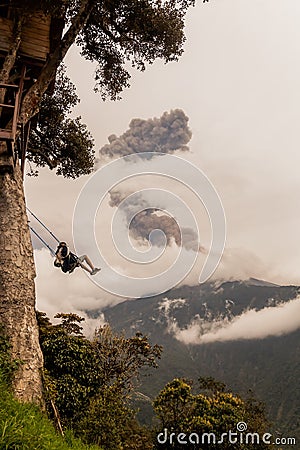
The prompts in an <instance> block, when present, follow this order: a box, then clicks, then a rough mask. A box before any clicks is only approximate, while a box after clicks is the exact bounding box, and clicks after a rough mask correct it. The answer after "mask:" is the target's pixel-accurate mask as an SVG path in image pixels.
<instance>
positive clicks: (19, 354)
mask: <svg viewBox="0 0 300 450" xmlns="http://www.w3.org/2000/svg"><path fill="white" fill-rule="evenodd" d="M2 157H3V156H1V155H0V158H1V159H2ZM0 167H1V166H0ZM0 248H1V251H0V322H1V323H2V324H3V325H4V329H5V331H6V334H7V335H8V337H9V339H10V343H11V346H12V357H13V358H16V359H19V360H21V361H22V363H21V365H20V367H19V369H18V370H17V372H16V374H15V378H14V382H13V388H14V392H15V395H16V397H17V398H18V399H20V400H22V401H33V402H35V403H40V404H42V399H43V392H42V378H41V370H42V367H43V356H42V352H41V349H40V345H39V335H38V326H37V321H36V315H35V285H34V278H35V267H34V260H33V251H32V244H31V239H30V233H29V229H28V223H27V215H26V207H25V198H24V193H23V181H22V175H21V170H20V167H19V165H18V164H17V165H16V167H15V169H14V171H13V173H9V172H7V171H3V172H2V173H0Z"/></svg>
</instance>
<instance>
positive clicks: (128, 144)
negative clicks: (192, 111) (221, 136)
mask: <svg viewBox="0 0 300 450" xmlns="http://www.w3.org/2000/svg"><path fill="white" fill-rule="evenodd" d="M188 120H189V119H188V117H187V116H186V115H185V113H184V112H183V111H182V110H181V109H175V110H171V111H170V112H165V113H164V114H163V115H162V116H161V117H160V118H156V117H155V118H153V119H147V120H144V119H133V120H132V121H131V122H130V124H129V129H128V130H127V131H126V132H125V133H123V134H122V135H121V136H119V137H117V136H116V135H115V134H112V135H111V136H109V137H108V141H109V144H106V145H104V146H103V147H102V148H101V149H100V150H99V156H100V158H101V157H108V158H114V157H122V156H126V155H131V154H134V153H144V152H159V153H174V152H176V151H187V150H189V148H188V147H187V143H188V142H189V141H190V139H191V137H192V132H191V130H190V129H189V127H188Z"/></svg>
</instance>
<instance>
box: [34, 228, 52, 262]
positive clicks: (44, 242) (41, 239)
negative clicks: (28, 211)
mask: <svg viewBox="0 0 300 450" xmlns="http://www.w3.org/2000/svg"><path fill="white" fill-rule="evenodd" d="M28 226H29V228H30V230H31V231H32V232H33V233H34V234H35V235H36V237H37V238H38V239H39V240H40V241H41V242H42V243H43V244H44V245H45V246H46V247H47V248H48V249H49V250H50V253H51V255H52V256H55V251H54V250H53V248H51V247H50V245H49V244H47V242H46V241H44V239H43V238H42V237H41V236H40V235H39V234H38V233H37V232H36V231H35V229H34V228H32V227H31V226H30V225H28Z"/></svg>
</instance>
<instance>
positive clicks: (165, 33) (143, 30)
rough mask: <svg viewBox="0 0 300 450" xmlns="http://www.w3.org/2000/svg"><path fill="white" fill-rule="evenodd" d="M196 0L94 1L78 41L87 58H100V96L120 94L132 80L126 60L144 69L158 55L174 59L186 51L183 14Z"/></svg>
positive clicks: (97, 70) (98, 71)
mask: <svg viewBox="0 0 300 450" xmlns="http://www.w3.org/2000/svg"><path fill="white" fill-rule="evenodd" d="M193 4H194V1H193V0H185V1H182V0H169V1H164V2H162V1H160V0H130V1H126V2H123V1H120V0H106V1H103V2H100V1H94V2H93V9H92V12H91V14H90V16H89V20H88V22H87V24H86V26H85V27H84V29H83V31H82V33H81V34H80V35H79V37H78V39H77V43H78V44H79V45H80V46H81V48H82V54H83V56H84V57H85V58H86V59H89V60H91V61H96V62H97V63H98V67H97V69H96V73H95V78H96V90H98V91H100V93H101V95H102V98H103V99H105V98H107V97H110V98H111V99H114V100H115V99H116V98H118V94H119V93H120V92H121V91H122V90H123V89H124V88H125V87H128V86H129V79H130V74H129V72H128V70H127V68H126V66H125V63H126V62H127V61H130V62H131V64H132V66H133V67H136V68H137V69H139V70H145V63H149V64H151V63H153V61H154V60H155V59H156V58H161V59H163V60H164V61H165V62H169V61H176V60H177V59H178V57H179V56H180V55H181V54H182V52H183V43H184V41H185V36H184V32H183V28H184V22H183V19H184V16H185V13H186V10H187V8H188V7H189V6H191V5H193Z"/></svg>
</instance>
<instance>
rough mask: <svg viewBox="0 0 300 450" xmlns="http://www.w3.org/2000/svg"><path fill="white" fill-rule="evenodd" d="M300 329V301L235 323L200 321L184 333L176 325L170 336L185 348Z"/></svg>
mask: <svg viewBox="0 0 300 450" xmlns="http://www.w3.org/2000/svg"><path fill="white" fill-rule="evenodd" d="M299 328H300V297H298V298H296V299H295V300H290V301H289V302H287V303H282V304H280V305H277V306H275V307H266V308H263V309H261V310H259V311H256V310H249V311H246V312H245V313H243V314H242V315H240V316H238V317H235V318H234V319H233V320H231V321H229V319H225V320H223V321H214V322H204V321H203V319H201V318H200V317H197V318H195V319H194V321H192V322H191V324H190V325H189V326H188V327H187V328H184V329H180V328H179V327H178V325H177V324H176V323H175V324H174V323H173V324H172V326H170V328H169V332H171V333H172V334H174V335H175V337H176V339H177V340H179V341H181V342H183V343H185V344H194V345H195V344H206V343H210V342H225V341H234V340H245V339H264V338H266V337H268V336H282V335H284V334H288V333H291V332H293V331H296V330H298V329H299Z"/></svg>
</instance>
